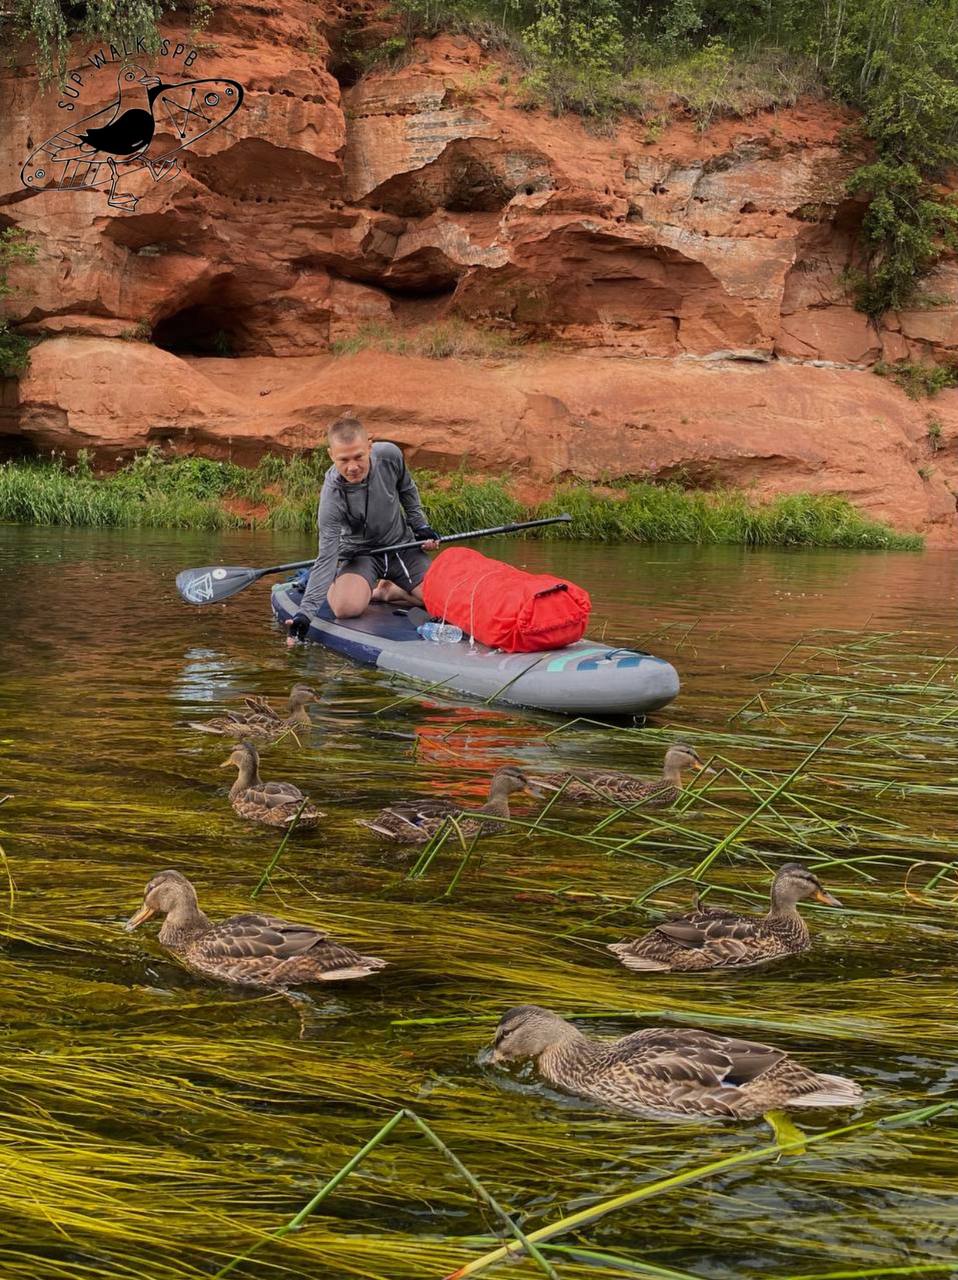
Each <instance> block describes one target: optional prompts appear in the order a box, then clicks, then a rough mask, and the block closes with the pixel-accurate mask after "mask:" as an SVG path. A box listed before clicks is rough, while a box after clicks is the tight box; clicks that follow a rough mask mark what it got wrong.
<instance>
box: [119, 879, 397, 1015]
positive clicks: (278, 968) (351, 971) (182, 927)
mask: <svg viewBox="0 0 958 1280" xmlns="http://www.w3.org/2000/svg"><path fill="white" fill-rule="evenodd" d="M156 915H162V916H164V917H165V919H164V921H163V924H162V925H161V926H160V935H159V939H160V945H161V946H162V947H165V948H166V950H167V951H170V952H172V954H173V955H175V956H176V957H177V959H179V960H180V961H182V963H183V964H184V965H185V966H186V968H187V969H191V970H192V971H193V972H194V973H198V974H201V975H202V976H203V977H204V978H218V979H220V980H221V981H223V982H234V983H239V984H241V985H242V986H247V987H266V988H270V989H273V990H275V989H277V988H283V987H292V986H299V985H300V984H301V983H306V982H339V981H341V980H343V979H346V978H365V977H368V976H369V974H371V973H375V972H376V970H377V969H382V968H384V967H385V964H386V961H385V960H380V958H379V957H378V956H363V955H360V954H359V952H358V951H353V950H352V949H351V948H350V947H345V946H343V945H342V943H339V942H336V941H334V940H333V939H332V938H331V937H330V936H329V934H328V933H325V932H324V931H323V930H322V929H316V928H314V927H313V926H312V925H309V924H291V923H290V922H289V921H288V920H277V919H275V918H274V917H273V916H262V915H259V914H256V913H252V912H251V913H250V914H248V915H242V916H231V917H230V919H229V920H224V921H222V923H221V924H212V923H211V921H210V920H209V919H208V918H207V917H206V916H205V915H204V914H203V912H202V911H201V910H200V908H199V904H198V902H197V900H196V890H195V889H194V888H193V886H192V884H190V882H189V880H187V878H186V876H184V875H181V874H180V872H179V871H160V872H159V873H158V874H157V875H155V876H154V877H153V879H152V880H151V881H150V883H149V884H148V885H147V886H146V889H145V891H144V893H143V906H142V907H140V909H139V911H136V912H134V914H133V915H132V916H130V918H129V920H127V922H126V924H125V926H124V928H126V929H127V930H128V931H130V930H133V929H135V928H137V926H138V925H141V924H143V922H144V921H145V920H149V919H150V918H151V917H152V916H156Z"/></svg>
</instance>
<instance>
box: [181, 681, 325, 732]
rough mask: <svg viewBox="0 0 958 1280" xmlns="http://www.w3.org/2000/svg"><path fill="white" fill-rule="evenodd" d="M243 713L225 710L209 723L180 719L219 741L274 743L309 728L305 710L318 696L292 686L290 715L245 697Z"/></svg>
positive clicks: (305, 686) (301, 686) (303, 687)
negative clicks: (292, 733)
mask: <svg viewBox="0 0 958 1280" xmlns="http://www.w3.org/2000/svg"><path fill="white" fill-rule="evenodd" d="M243 701H244V702H245V703H246V708H247V709H246V711H228V712H227V713H226V715H225V716H214V717H213V719H212V720H183V721H181V722H180V723H181V725H182V727H184V728H189V729H197V730H199V732H200V733H215V734H217V735H218V736H219V737H221V738H255V739H257V740H259V741H260V742H263V741H269V742H271V741H274V740H275V739H276V738H280V737H282V736H283V734H284V733H288V732H290V731H291V730H292V731H294V732H295V730H296V729H299V728H302V729H310V728H312V724H313V722H312V720H310V718H309V712H308V711H307V710H306V707H307V705H308V704H309V703H310V702H318V701H319V695H318V694H317V693H316V690H315V689H313V688H311V687H310V686H309V685H308V684H294V685H293V687H292V689H291V691H290V695H289V715H287V716H282V715H280V714H279V712H278V711H274V710H273V708H272V707H271V706H270V705H269V703H268V702H267V701H266V699H265V698H260V697H251V698H244V700H243Z"/></svg>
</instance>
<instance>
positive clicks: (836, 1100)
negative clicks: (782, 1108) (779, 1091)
mask: <svg viewBox="0 0 958 1280" xmlns="http://www.w3.org/2000/svg"><path fill="white" fill-rule="evenodd" d="M813 1079H814V1081H815V1084H816V1085H817V1086H818V1088H816V1089H815V1090H814V1092H812V1093H803V1094H801V1095H800V1096H799V1097H795V1098H789V1100H788V1104H787V1105H788V1106H789V1107H856V1106H857V1105H858V1104H859V1103H860V1102H861V1100H862V1097H863V1096H864V1095H863V1093H862V1087H861V1085H860V1084H858V1083H857V1082H856V1081H854V1080H849V1079H848V1077H847V1076H829V1075H824V1074H822V1073H820V1072H817V1073H816V1074H815V1075H814V1076H813Z"/></svg>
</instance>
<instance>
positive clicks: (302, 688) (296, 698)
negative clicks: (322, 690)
mask: <svg viewBox="0 0 958 1280" xmlns="http://www.w3.org/2000/svg"><path fill="white" fill-rule="evenodd" d="M318 701H319V694H318V693H317V692H316V690H315V689H314V688H312V686H311V685H308V684H294V685H293V687H292V689H291V690H290V692H289V709H290V711H298V710H299V708H300V707H305V706H306V705H307V703H310V702H318Z"/></svg>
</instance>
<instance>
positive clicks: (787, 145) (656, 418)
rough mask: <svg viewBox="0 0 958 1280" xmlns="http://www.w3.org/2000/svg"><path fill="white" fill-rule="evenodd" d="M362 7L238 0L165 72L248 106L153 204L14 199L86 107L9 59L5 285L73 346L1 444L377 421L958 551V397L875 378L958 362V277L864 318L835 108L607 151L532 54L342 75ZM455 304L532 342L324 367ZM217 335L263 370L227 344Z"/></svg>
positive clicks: (295, 429) (148, 199) (251, 440)
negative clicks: (346, 41) (21, 233)
mask: <svg viewBox="0 0 958 1280" xmlns="http://www.w3.org/2000/svg"><path fill="white" fill-rule="evenodd" d="M342 23H343V16H342V11H341V9H339V8H337V6H335V5H334V4H329V5H322V4H308V3H306V2H305V0H298V2H296V0H293V2H292V3H290V4H287V5H284V6H282V8H281V7H279V6H274V5H272V4H270V3H268V0H248V2H247V3H237V4H231V5H230V6H228V7H227V6H223V7H221V8H218V9H217V10H216V12H215V16H214V20H213V25H212V28H211V30H210V31H209V32H207V33H205V34H204V36H203V37H202V41H201V43H200V45H199V47H198V53H197V56H196V58H195V59H194V62H193V64H192V65H191V67H190V68H189V71H187V72H184V71H182V70H180V71H177V73H176V75H170V74H169V68H170V65H171V59H170V58H169V57H167V58H166V60H165V61H164V59H163V58H161V59H159V60H158V63H157V64H156V66H157V71H158V72H159V74H160V75H161V77H162V78H166V79H177V78H180V77H182V76H184V75H188V76H199V77H208V78H216V77H220V78H223V77H229V78H234V79H236V80H238V81H240V82H241V83H242V85H243V86H244V89H245V93H246V98H245V101H244V103H243V106H242V108H241V109H240V110H239V111H238V112H237V114H236V116H235V117H234V118H233V119H232V120H231V121H229V122H228V123H227V125H225V126H224V127H223V128H222V129H220V130H218V131H215V132H212V133H210V135H209V136H208V137H206V138H204V139H202V140H200V141H199V142H197V143H196V144H195V146H194V147H192V148H191V149H188V150H186V151H183V152H181V153H180V158H179V172H178V173H176V174H175V175H174V176H172V177H170V178H169V180H166V181H162V182H154V181H153V180H152V179H151V178H150V177H149V175H143V174H141V175H139V178H138V179H137V180H136V182H135V183H134V184H133V185H134V187H135V194H136V196H137V197H138V202H137V204H136V208H135V210H133V211H132V212H129V211H124V210H120V209H116V208H110V207H109V206H108V205H107V203H106V199H105V195H104V192H103V191H102V190H96V191H57V190H43V191H37V192H32V193H31V192H28V191H26V190H25V189H24V188H23V187H22V186H21V183H20V176H19V175H20V166H21V164H22V163H23V161H24V159H25V158H26V156H27V155H28V154H29V153H30V152H31V150H32V149H33V148H34V147H35V146H36V145H37V144H38V143H40V142H41V141H42V140H43V139H45V138H47V137H49V136H51V135H53V134H55V133H56V132H57V131H58V130H60V129H62V128H63V127H64V114H65V113H64V109H62V108H58V107H57V105H56V104H57V101H58V97H57V94H56V93H55V92H53V93H49V94H45V95H41V94H40V92H39V90H38V87H37V83H36V75H35V72H34V70H33V68H32V67H30V66H29V65H27V63H26V55H24V60H23V64H22V65H21V66H20V67H17V68H13V69H4V70H3V71H2V72H0V119H3V120H5V121H7V122H8V125H9V127H7V128H6V129H5V132H4V136H3V138H2V139H0V225H9V224H11V223H16V224H18V225H20V226H23V227H24V228H26V229H27V230H28V231H29V232H30V233H31V234H32V235H33V237H34V238H35V240H36V242H37V244H38V246H39V259H38V263H37V265H36V266H34V267H31V268H19V269H17V271H15V272H14V273H13V274H12V276H11V279H12V281H13V282H14V283H16V284H17V285H19V286H20V289H21V293H20V294H19V295H18V297H17V298H16V304H17V314H18V316H19V317H22V318H23V324H22V329H23V331H24V332H29V333H34V334H38V335H42V336H45V337H46V338H47V339H48V340H47V341H44V342H43V343H41V344H40V345H39V346H38V347H37V348H36V349H35V350H34V353H33V359H32V365H31V370H30V373H29V374H28V375H27V376H26V377H25V378H24V379H23V380H22V382H21V385H20V386H19V388H16V387H15V386H14V385H13V384H10V383H8V384H7V385H6V387H5V389H4V399H3V403H2V406H0V413H2V415H3V418H2V423H0V430H3V431H5V432H7V433H8V434H16V435H20V436H22V437H25V438H26V439H27V440H28V441H30V442H32V443H35V444H36V445H37V446H40V447H50V446H55V447H58V448H66V449H67V450H72V449H76V448H78V447H80V446H86V447H92V448H94V449H97V450H100V451H101V452H102V453H104V454H106V455H111V454H112V455H115V454H116V453H118V452H121V451H122V452H128V451H129V450H130V449H131V448H136V447H141V446H143V445H146V444H147V443H150V442H154V441H158V442H167V441H168V442H170V444H171V445H172V446H174V447H177V448H187V449H193V448H197V447H202V448H203V449H204V450H206V451H209V452H213V453H217V452H218V453H220V454H223V453H226V452H227V451H232V453H233V455H234V456H241V457H252V456H253V455H255V454H256V453H257V452H259V451H261V450H262V449H263V448H264V447H266V446H275V447H282V448H303V447H307V446H309V445H312V444H314V443H316V442H318V441H319V440H321V439H322V437H323V430H324V426H325V424H326V422H327V421H328V420H329V418H330V416H331V415H333V414H335V413H337V412H339V411H340V410H341V409H343V408H344V407H348V406H352V407H354V408H355V409H356V410H357V411H359V412H360V413H361V414H363V416H364V417H366V418H367V419H368V420H369V421H370V422H371V423H372V425H373V426H374V428H375V429H376V430H377V432H379V433H380V434H383V435H388V436H389V437H390V438H392V439H395V440H398V441H399V442H401V443H402V444H404V445H405V446H407V447H408V449H409V450H410V454H411V457H412V458H413V459H417V458H418V459H419V460H421V461H428V462H429V463H430V464H433V465H438V466H449V465H455V464H457V463H458V462H459V461H460V460H461V459H462V458H463V456H467V457H468V458H469V461H470V464H471V465H472V466H473V467H474V468H475V469H476V470H482V469H485V470H487V471H492V472H495V473H497V474H503V473H513V474H516V475H529V476H531V477H532V478H534V479H537V480H549V479H552V478H555V477H558V476H562V477H569V476H583V477H585V478H590V479H597V478H602V477H605V476H642V475H647V474H649V473H652V474H657V475H666V476H667V475H670V474H674V473H676V472H679V471H681V472H682V473H683V474H685V475H688V476H691V477H692V478H693V479H694V480H696V481H697V482H700V483H703V484H713V483H722V484H724V483H734V484H746V485H750V486H752V487H754V488H755V490H756V492H757V493H759V494H762V495H766V494H770V493H778V492H793V491H796V490H809V491H813V492H838V493H843V494H846V495H848V496H849V497H850V498H851V499H852V500H853V501H855V502H856V503H857V504H858V505H860V506H861V507H862V508H863V509H865V510H866V511H868V512H870V513H871V514H873V515H875V516H877V517H879V518H882V519H885V520H887V521H889V522H890V523H892V524H894V525H896V526H898V527H900V528H906V529H916V530H919V531H921V532H924V533H925V534H926V535H927V536H928V537H929V540H930V541H931V542H932V543H948V544H955V543H958V518H956V513H955V496H954V490H958V392H955V391H950V392H944V393H942V394H941V395H940V396H939V397H937V398H936V399H935V400H934V401H931V402H923V403H921V404H914V403H912V402H911V401H909V400H908V399H907V398H906V397H905V396H904V394H903V393H901V392H900V391H899V390H898V389H897V388H895V387H894V386H892V385H890V384H889V383H888V382H886V381H883V380H880V379H878V378H876V377H875V376H874V375H873V374H871V373H869V372H867V366H868V365H869V364H871V363H873V362H874V361H875V360H876V359H877V358H879V357H880V356H884V358H886V359H896V358H898V357H900V356H908V357H909V358H912V359H915V358H919V359H921V358H939V359H940V358H943V357H947V356H949V355H951V354H956V353H958V269H956V268H955V267H954V266H953V265H950V264H949V265H946V266H943V267H942V268H941V269H940V270H939V272H938V273H937V275H936V277H935V278H934V279H933V280H932V281H931V282H930V289H931V290H932V291H933V292H934V294H935V295H937V296H939V297H947V298H948V299H950V300H951V301H949V303H948V304H947V305H938V306H935V307H934V308H930V309H924V310H918V311H914V312H908V313H903V314H900V315H896V316H891V317H889V318H888V319H887V321H886V324H885V326H884V327H883V329H882V330H881V331H880V332H879V331H878V330H877V329H876V328H875V327H874V326H872V325H871V324H870V323H869V322H868V321H867V320H866V318H865V317H864V316H862V315H860V314H859V313H857V312H856V311H855V310H854V309H853V307H852V306H851V304H850V302H849V300H848V297H847V294H846V290H845V288H844V285H843V283H842V275H843V272H844V271H845V269H846V268H847V267H848V266H849V265H852V264H853V263H854V261H855V252H856V249H855V246H856V232H857V227H858V224H859V221H860V218H861V212H862V208H861V206H860V205H859V204H858V203H856V202H854V201H851V200H849V199H848V198H847V197H846V196H845V195H844V182H845V179H846V177H847V175H848V174H849V172H850V171H851V170H852V169H853V168H854V167H855V165H856V164H857V163H858V157H857V156H856V155H855V153H854V152H853V151H850V150H849V149H848V144H847V142H846V141H844V139H845V137H846V135H847V132H848V131H847V129H845V126H846V125H848V123H849V120H848V119H847V118H846V117H844V116H843V115H842V114H841V113H840V112H839V111H837V110H836V109H835V108H834V107H831V106H827V105H825V104H822V103H819V102H814V101H809V102H806V103H803V104H800V105H799V106H797V107H795V108H793V109H791V110H789V111H780V112H765V113H762V114H760V115H756V116H752V117H750V118H748V119H743V120H724V121H719V122H717V123H715V124H714V125H713V126H712V127H710V128H709V129H708V130H707V131H705V132H704V133H702V132H699V131H698V130H697V129H696V127H695V125H694V124H693V122H691V121H685V120H681V119H678V120H676V121H675V122H674V123H673V124H672V125H671V126H669V127H667V128H666V129H665V130H664V131H663V132H662V133H661V134H660V135H659V136H657V137H653V136H651V135H650V134H649V132H648V130H647V129H646V128H645V127H644V126H643V125H642V124H641V123H640V122H637V121H636V122H628V123H624V124H622V125H621V126H620V127H619V128H618V129H617V131H615V133H614V134H612V135H611V136H599V135H597V134H596V133H594V132H590V131H589V130H588V129H587V128H586V127H585V125H584V124H583V123H582V122H581V121H579V120H577V119H576V118H574V117H566V118H562V119H556V118H554V117H552V116H550V115H548V114H546V113H544V112H529V111H524V110H520V109H518V107H517V106H516V88H517V81H518V76H517V73H516V72H515V70H514V69H510V68H509V67H508V66H505V65H502V66H500V65H494V64H492V63H491V62H489V60H487V59H486V58H485V56H484V55H483V54H482V51H481V50H480V49H479V48H478V46H477V45H476V44H475V43H473V42H472V41H469V40H467V39H459V38H450V37H442V38H439V39H437V40H435V41H432V42H431V43H429V44H426V45H423V46H422V47H421V48H420V49H419V50H418V51H417V53H416V55H415V57H414V58H413V59H412V60H411V61H410V63H409V64H408V65H406V66H405V67H403V68H402V69H400V70H392V71H381V72H375V73H373V74H371V75H369V76H367V77H366V78H365V79H363V80H361V81H360V82H359V83H357V84H354V85H352V86H351V87H346V88H343V87H342V86H341V85H340V83H339V82H338V81H337V79H336V77H335V75H334V74H333V71H334V70H336V69H337V67H338V66H339V65H340V62H341V59H340V58H339V55H338V53H337V49H338V47H339V46H340V45H341V42H342V38H343V26H342ZM164 31H165V32H168V33H169V34H170V35H171V36H176V35H177V31H178V28H177V26H176V23H175V22H170V23H165V24H164ZM178 41H179V42H180V43H182V44H183V45H184V51H183V52H182V53H181V54H180V55H179V59H180V63H181V64H182V62H183V61H184V59H185V58H186V57H187V56H188V54H187V53H186V50H187V49H189V48H190V47H191V46H192V42H191V41H190V40H189V37H188V34H187V33H185V32H184V31H183V30H182V28H180V29H179V36H178ZM171 47H172V46H171ZM86 52H87V51H86V50H85V49H83V48H81V47H80V46H79V45H78V46H77V49H76V65H77V66H81V65H82V63H83V58H84V56H85V55H86ZM140 60H141V61H142V59H140ZM83 74H84V77H85V79H86V81H87V83H86V84H84V85H83V86H82V91H83V92H95V90H90V89H89V81H90V80H91V78H92V79H95V78H96V77H91V76H90V75H88V74H87V73H86V72H84V73H83ZM103 83H107V82H106V81H104V82H103ZM99 92H101V99H100V100H101V101H106V100H107V99H106V98H103V97H102V93H103V90H102V89H101V90H99ZM59 100H60V101H63V99H59ZM88 101H90V99H89V98H88ZM163 127H166V128H167V129H170V130H172V129H173V128H174V127H175V122H173V121H167V122H165V124H164V123H163V122H160V128H161V129H162V128H163ZM444 315H456V316H460V317H462V318H464V319H465V320H466V321H469V322H471V323H475V324H477V325H480V326H482V327H485V328H495V329H498V330H501V331H502V332H504V333H507V334H508V335H510V336H511V337H512V338H514V339H517V340H522V341H526V340H531V341H530V343H529V345H528V346H526V347H520V348H519V354H518V355H515V356H510V357H508V358H507V357H505V356H504V357H502V358H487V359H481V360H468V361H466V360H450V359H447V360H443V361H434V360H432V361H429V360H423V359H413V358H410V357H400V356H387V355H382V354H380V353H376V352H372V351H365V352H360V353H359V354H357V355H353V356H345V355H339V356H333V355H331V354H329V346H330V342H332V341H335V340H337V339H341V338H344V337H348V336H349V335H351V334H354V333H356V332H357V330H360V329H361V328H362V327H363V326H364V325H368V324H370V323H371V322H372V323H376V324H380V325H384V326H395V327H396V328H397V329H398V330H401V331H405V330H408V329H409V328H410V327H412V326H416V325H419V324H422V323H425V322H429V321H431V320H434V319H435V318H437V317H441V316H444ZM133 331H136V332H138V333H141V334H142V333H146V332H152V342H142V341H141V342H137V341H128V340H126V339H127V338H129V337H130V336H131V333H132V332H133ZM123 335H125V336H123ZM224 340H225V341H228V342H229V344H230V346H231V348H232V350H233V351H234V352H235V353H236V358H234V359H230V360H223V359H211V358H208V357H204V356H203V355H202V354H201V353H202V352H204V351H207V352H209V351H210V350H212V349H213V348H214V345H215V343H216V342H220V343H222V342H223V341H224ZM543 342H545V343H547V344H548V345H545V346H544V345H542V344H543ZM262 392H268V393H269V395H268V396H264V395H262V394H261V393H262ZM932 415H933V416H934V418H935V419H936V420H937V422H938V423H939V424H940V428H941V434H940V436H939V435H938V434H937V433H934V432H933V434H932V436H931V437H929V434H928V428H929V419H930V417H931V416H932Z"/></svg>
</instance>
